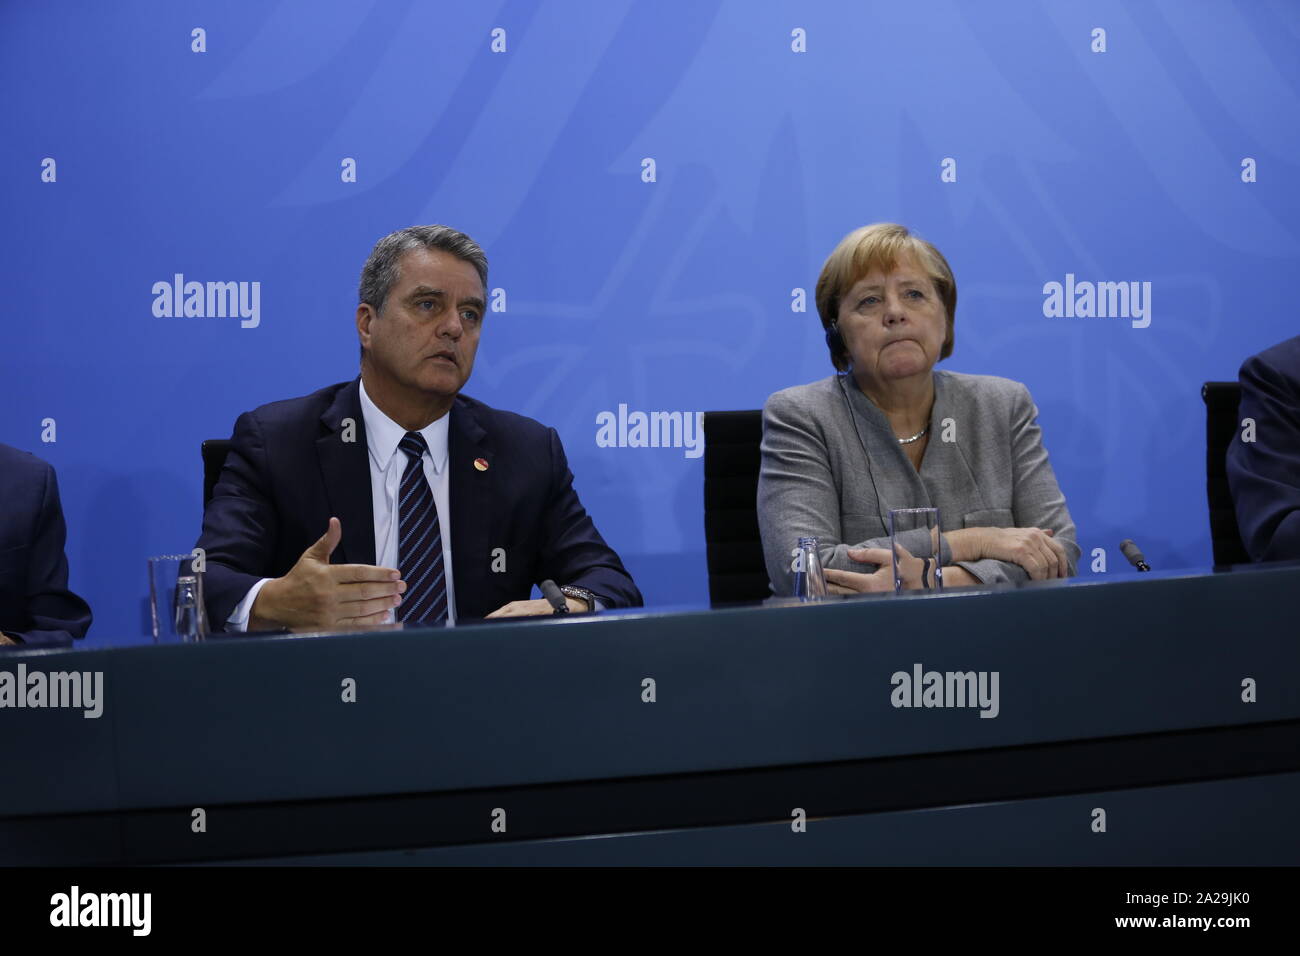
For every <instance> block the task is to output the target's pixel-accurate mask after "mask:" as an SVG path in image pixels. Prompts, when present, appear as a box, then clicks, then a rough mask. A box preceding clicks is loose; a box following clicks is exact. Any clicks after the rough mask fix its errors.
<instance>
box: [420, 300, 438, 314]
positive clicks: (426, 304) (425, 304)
mask: <svg viewBox="0 0 1300 956" xmlns="http://www.w3.org/2000/svg"><path fill="white" fill-rule="evenodd" d="M415 307H416V308H417V309H424V311H426V312H428V311H429V310H430V309H432V308H433V307H434V301H433V300H432V299H421V300H420V301H419V302H417V303H415Z"/></svg>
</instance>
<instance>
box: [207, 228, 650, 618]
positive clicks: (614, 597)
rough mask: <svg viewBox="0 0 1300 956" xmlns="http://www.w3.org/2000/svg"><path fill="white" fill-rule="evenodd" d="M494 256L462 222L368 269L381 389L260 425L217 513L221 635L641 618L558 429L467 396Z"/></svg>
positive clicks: (260, 415)
mask: <svg viewBox="0 0 1300 956" xmlns="http://www.w3.org/2000/svg"><path fill="white" fill-rule="evenodd" d="M486 297H487V258H486V256H485V255H484V254H483V250H482V249H480V248H479V246H478V245H477V243H475V242H474V241H473V240H472V239H470V238H469V237H468V236H466V235H464V234H463V233H460V232H457V231H456V230H454V229H449V228H448V227H446V226H414V227H411V228H408V229H403V230H399V231H398V232H395V233H393V234H391V235H389V236H386V237H384V238H383V239H381V240H380V241H379V242H378V243H377V244H376V245H375V248H374V251H373V252H372V253H371V254H370V258H369V259H368V260H367V262H366V265H365V267H364V269H363V270H362V273H361V288H360V294H359V298H360V304H359V305H358V306H357V312H356V327H357V334H358V336H359V338H360V340H361V375H360V377H359V378H357V379H354V380H353V381H351V382H345V383H340V384H337V385H331V386H329V387H328V388H323V389H321V390H320V391H318V392H315V393H314V394H311V395H308V396H305V397H303V398H296V399H290V400H289V401H283V402H274V403H272V404H270V405H264V406H262V407H261V408H258V409H255V410H254V411H251V412H246V413H244V414H243V415H241V416H240V417H239V420H238V421H237V422H236V423H235V431H234V438H233V446H232V448H231V451H230V455H229V457H228V458H227V460H226V465H225V468H224V470H223V471H222V474H221V478H220V480H219V481H218V483H217V485H216V488H215V490H214V492H213V497H212V500H211V501H210V502H209V504H208V506H207V509H206V511H205V513H204V519H203V534H202V536H201V537H200V539H199V542H198V546H199V547H200V548H202V549H204V552H205V554H204V559H205V561H206V565H207V572H206V582H205V588H206V590H205V598H206V601H207V605H208V615H209V620H210V621H211V624H212V627H213V628H214V629H220V628H222V627H225V628H227V629H230V630H244V629H248V630H270V629H278V628H289V629H292V630H336V629H342V628H357V627H368V626H378V625H383V624H386V623H389V622H393V621H398V622H403V623H408V624H425V625H436V624H442V623H455V622H456V621H458V620H459V621H463V620H469V619H474V618H483V617H512V616H523V615H533V614H551V613H553V608H552V605H551V604H550V603H548V602H547V601H546V600H529V599H528V595H529V594H530V592H531V589H532V586H533V584H534V583H537V582H539V581H541V580H544V579H547V578H549V579H552V580H554V581H555V582H556V583H557V584H559V585H561V586H562V589H563V591H564V594H565V604H566V606H567V609H568V610H569V611H573V612H585V611H595V610H600V609H602V608H606V607H627V606H639V605H640V604H641V594H640V592H639V591H638V590H637V588H636V585H635V584H633V583H632V579H631V577H629V575H628V573H627V571H626V570H624V568H623V564H622V562H621V561H620V560H619V558H618V555H616V554H615V553H614V552H613V551H612V550H611V549H610V548H609V546H608V545H606V544H605V542H604V540H603V539H602V538H601V536H600V534H599V532H597V530H596V528H595V525H594V524H593V523H592V521H591V518H590V517H588V515H587V513H586V511H585V510H584V509H583V507H582V504H581V503H580V502H579V500H578V496H577V494H576V493H575V491H574V489H573V475H572V473H571V472H570V471H569V467H568V463H567V460H566V458H565V455H564V449H563V447H562V446H561V444H560V439H559V436H558V435H557V434H556V433H555V431H554V429H551V428H547V427H545V426H543V425H541V424H539V423H538V422H535V421H533V420H532V419H529V418H524V417H523V416H520V415H515V414H513V413H511V412H504V411H498V410H496V409H493V408H489V407H488V406H487V405H484V404H483V403H482V402H479V401H475V400H474V399H472V398H469V397H467V396H464V395H461V394H460V390H461V388H462V386H464V384H465V381H466V380H467V379H468V378H469V375H470V372H471V370H472V369H473V366H474V356H475V353H476V351H477V349H478V343H479V335H480V332H481V330H482V325H483V318H484V311H485V308H486V302H485V299H486Z"/></svg>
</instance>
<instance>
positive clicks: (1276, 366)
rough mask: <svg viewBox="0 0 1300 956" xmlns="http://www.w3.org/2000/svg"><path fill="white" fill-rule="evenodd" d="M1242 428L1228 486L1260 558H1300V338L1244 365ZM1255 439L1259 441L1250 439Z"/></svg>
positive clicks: (1245, 538)
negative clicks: (1249, 422)
mask: <svg viewBox="0 0 1300 956" xmlns="http://www.w3.org/2000/svg"><path fill="white" fill-rule="evenodd" d="M1240 381H1241V405H1240V406H1239V408H1238V413H1237V420H1238V422H1239V423H1240V422H1242V421H1245V420H1246V419H1250V420H1251V421H1252V422H1253V427H1252V426H1251V425H1249V424H1248V425H1243V426H1240V427H1239V430H1238V433H1237V437H1236V438H1235V439H1234V440H1233V442H1232V444H1230V445H1229V446H1228V486H1229V487H1230V488H1231V489H1232V500H1233V504H1234V505H1235V506H1236V509H1237V527H1238V528H1239V529H1240V531H1241V540H1242V543H1244V544H1245V546H1246V551H1247V552H1248V553H1249V554H1250V557H1251V559H1252V560H1254V561H1285V560H1300V336H1296V337H1295V338H1293V339H1287V340H1286V341H1285V342H1282V343H1280V344H1279V345H1275V346H1273V347H1272V348H1270V349H1266V350H1264V351H1263V352H1261V353H1259V354H1258V355H1255V356H1252V357H1251V358H1248V359H1247V360H1246V361H1245V363H1243V364H1242V366H1241V374H1240ZM1248 439H1253V440H1248Z"/></svg>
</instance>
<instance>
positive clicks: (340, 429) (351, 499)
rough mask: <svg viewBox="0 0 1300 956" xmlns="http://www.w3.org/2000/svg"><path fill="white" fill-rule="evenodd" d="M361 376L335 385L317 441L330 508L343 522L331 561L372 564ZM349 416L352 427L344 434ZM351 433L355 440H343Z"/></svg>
mask: <svg viewBox="0 0 1300 956" xmlns="http://www.w3.org/2000/svg"><path fill="white" fill-rule="evenodd" d="M360 381H361V379H360V378H357V379H354V380H353V381H351V382H349V383H348V384H347V385H344V386H343V387H342V388H341V389H339V391H338V394H337V395H336V396H335V397H334V401H333V403H332V404H331V405H330V407H329V408H328V409H326V410H325V414H323V415H322V416H321V419H320V420H321V424H322V425H323V426H324V429H325V434H323V435H322V436H321V437H320V438H318V439H317V440H316V452H317V454H318V455H319V456H320V470H321V476H322V477H323V478H324V479H325V497H326V499H327V500H328V501H329V505H330V513H331V514H332V515H333V516H334V517H336V518H338V519H339V522H340V523H341V524H342V525H343V540H342V541H341V542H340V544H339V546H338V548H337V549H335V551H334V555H333V557H332V558H331V562H332V563H334V564H374V563H375V513H374V510H373V506H372V504H371V500H370V453H369V448H368V446H367V445H366V424H365V418H364V417H363V416H362V414H361V390H360ZM348 419H351V421H352V423H353V427H354V429H355V431H354V432H352V433H350V434H345V433H344V428H345V424H344V423H345V421H346V420H348ZM349 437H350V438H353V439H354V440H353V441H344V439H345V438H349ZM324 532H325V529H324V528H322V529H321V533H322V534H324Z"/></svg>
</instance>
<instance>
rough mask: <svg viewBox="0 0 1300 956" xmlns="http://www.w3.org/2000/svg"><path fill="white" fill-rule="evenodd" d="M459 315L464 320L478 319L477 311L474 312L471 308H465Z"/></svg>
mask: <svg viewBox="0 0 1300 956" xmlns="http://www.w3.org/2000/svg"><path fill="white" fill-rule="evenodd" d="M460 317H461V318H462V319H463V320H465V321H466V322H477V321H478V313H477V312H475V311H474V310H473V309H465V310H464V311H463V312H461V314H460Z"/></svg>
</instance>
